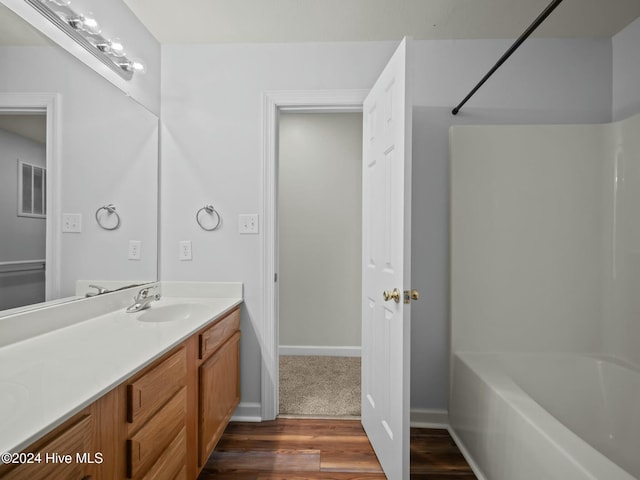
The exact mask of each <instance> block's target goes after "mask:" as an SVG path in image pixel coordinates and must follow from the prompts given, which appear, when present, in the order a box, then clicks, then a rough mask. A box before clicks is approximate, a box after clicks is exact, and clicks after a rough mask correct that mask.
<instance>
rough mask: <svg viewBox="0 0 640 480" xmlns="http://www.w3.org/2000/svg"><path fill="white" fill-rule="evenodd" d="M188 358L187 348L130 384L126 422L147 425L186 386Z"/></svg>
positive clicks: (128, 387)
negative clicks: (148, 420) (145, 423)
mask: <svg viewBox="0 0 640 480" xmlns="http://www.w3.org/2000/svg"><path fill="white" fill-rule="evenodd" d="M186 375H187V355H186V351H185V349H184V348H181V349H180V350H179V351H177V352H176V353H174V354H173V355H171V356H170V357H169V358H167V359H166V360H163V361H162V362H161V363H160V364H158V365H157V366H155V367H154V368H152V369H151V370H149V371H148V372H146V373H145V374H144V375H143V376H142V377H140V378H138V379H137V380H135V381H134V382H131V383H130V384H129V385H127V421H128V422H129V423H136V422H140V423H144V422H145V421H146V420H147V419H149V418H150V417H151V416H152V415H153V414H154V413H155V412H156V411H157V410H158V409H159V408H160V407H161V406H162V405H164V404H165V403H167V400H169V399H170V398H171V397H172V396H173V394H174V393H175V392H177V391H178V390H179V389H180V388H181V387H182V386H184V385H185V377H186Z"/></svg>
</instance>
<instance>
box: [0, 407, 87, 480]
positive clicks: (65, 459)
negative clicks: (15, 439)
mask: <svg viewBox="0 0 640 480" xmlns="http://www.w3.org/2000/svg"><path fill="white" fill-rule="evenodd" d="M94 421H95V408H92V407H89V408H87V409H85V410H84V411H82V412H81V413H79V414H77V415H75V416H74V417H73V418H71V419H70V420H69V421H67V422H65V423H64V424H62V425H61V426H60V427H58V428H57V429H56V430H54V431H53V432H51V433H50V434H48V435H46V436H45V437H44V438H42V439H41V440H39V441H38V442H36V443H35V444H33V445H31V447H30V448H27V449H25V450H24V451H23V452H21V453H23V454H25V458H26V460H27V462H28V463H22V464H19V465H11V464H6V465H2V467H0V478H2V479H6V480H49V479H61V480H62V479H68V480H88V479H90V478H93V476H92V474H93V473H94V471H93V467H94V465H93V464H90V463H88V462H79V461H78V460H79V459H78V458H77V457H76V455H77V454H78V453H80V454H82V453H84V452H87V453H89V452H94V451H95V450H94V445H95V443H94V438H93V433H94V427H93V422H94ZM85 459H86V460H88V459H89V457H82V460H85ZM91 460H94V457H93V456H91Z"/></svg>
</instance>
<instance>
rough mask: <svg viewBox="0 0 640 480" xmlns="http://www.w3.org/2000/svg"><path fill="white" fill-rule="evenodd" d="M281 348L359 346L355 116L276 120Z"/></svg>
mask: <svg viewBox="0 0 640 480" xmlns="http://www.w3.org/2000/svg"><path fill="white" fill-rule="evenodd" d="M279 129H280V130H279V132H280V141H279V159H278V207H279V209H278V224H279V231H278V244H279V269H278V275H279V298H280V300H279V317H280V345H287V346H307V345H309V346H328V347H336V346H342V347H347V346H355V347H359V346H360V343H361V339H360V324H361V305H360V304H361V299H360V297H361V294H362V285H361V281H360V277H361V256H362V247H361V245H362V240H361V232H362V225H361V224H362V215H361V210H362V198H361V197H362V114H361V113H317V114H305V113H287V114H281V115H280V122H279Z"/></svg>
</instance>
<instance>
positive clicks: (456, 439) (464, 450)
mask: <svg viewBox="0 0 640 480" xmlns="http://www.w3.org/2000/svg"><path fill="white" fill-rule="evenodd" d="M447 430H449V435H451V438H453V441H454V442H456V445H457V446H458V449H459V450H460V453H462V456H463V457H464V459H465V460H466V461H467V463H468V464H469V467H471V470H473V473H474V474H475V476H476V478H477V479H478V480H487V477H485V476H484V474H483V473H482V471H481V470H480V467H478V464H477V463H476V462H475V461H474V460H473V457H472V456H471V455H470V454H469V451H468V450H467V448H466V447H465V446H464V443H462V440H460V438H459V437H458V435H456V432H455V431H454V430H453V428H452V427H451V425H449V428H447Z"/></svg>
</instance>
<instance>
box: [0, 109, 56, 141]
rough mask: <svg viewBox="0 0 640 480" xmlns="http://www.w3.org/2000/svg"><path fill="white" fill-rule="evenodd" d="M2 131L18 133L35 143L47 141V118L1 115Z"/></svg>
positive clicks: (37, 115) (36, 115)
mask: <svg viewBox="0 0 640 480" xmlns="http://www.w3.org/2000/svg"><path fill="white" fill-rule="evenodd" d="M0 130H6V131H8V132H13V133H16V134H18V135H20V136H23V137H26V138H28V139H30V140H33V141H34V142H38V143H45V142H46V140H47V117H46V115H45V114H44V113H42V114H35V115H34V114H27V115H20V114H3V113H0Z"/></svg>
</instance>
